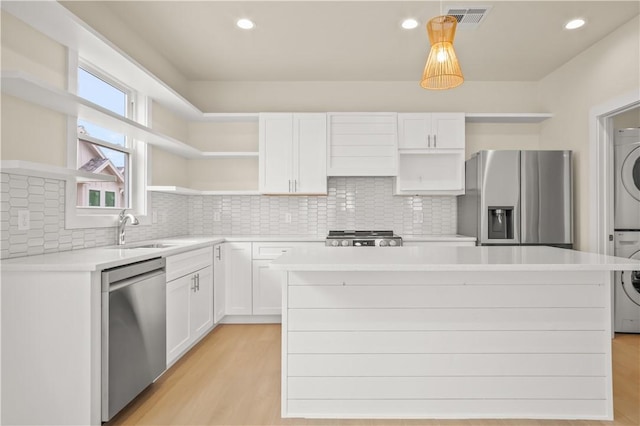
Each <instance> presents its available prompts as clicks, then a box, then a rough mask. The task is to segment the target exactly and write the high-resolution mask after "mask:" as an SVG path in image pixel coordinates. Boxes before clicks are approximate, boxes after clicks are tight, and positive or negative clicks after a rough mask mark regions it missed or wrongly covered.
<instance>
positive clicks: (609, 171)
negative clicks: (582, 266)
mask: <svg viewBox="0 0 640 426" xmlns="http://www.w3.org/2000/svg"><path fill="white" fill-rule="evenodd" d="M634 114H636V116H637V115H640V90H634V91H632V92H630V93H628V94H626V95H623V96H620V97H618V98H615V99H612V100H610V101H608V102H606V103H604V104H601V105H598V106H596V107H594V108H592V109H591V112H590V114H589V126H590V129H589V144H590V173H589V187H590V188H593V189H594V196H593V197H591V199H590V201H589V207H590V208H589V210H590V215H589V231H590V232H589V251H591V252H594V253H599V254H605V255H608V256H613V255H614V241H613V229H614V210H613V206H614V198H613V197H614V184H613V182H614V164H613V140H614V130H615V127H616V125H622V124H625V123H628V120H633V117H634Z"/></svg>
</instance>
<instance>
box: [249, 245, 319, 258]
mask: <svg viewBox="0 0 640 426" xmlns="http://www.w3.org/2000/svg"><path fill="white" fill-rule="evenodd" d="M322 245H324V242H291V241H283V242H269V243H253V255H252V257H253V259H254V260H258V259H266V260H270V259H277V258H278V257H280V255H282V254H283V253H286V252H288V251H289V250H291V249H292V248H294V247H321V246H322Z"/></svg>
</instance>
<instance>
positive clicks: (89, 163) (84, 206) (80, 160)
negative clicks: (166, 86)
mask: <svg viewBox="0 0 640 426" xmlns="http://www.w3.org/2000/svg"><path fill="white" fill-rule="evenodd" d="M68 73H69V75H68V78H69V87H73V88H75V89H76V94H77V95H78V96H79V97H81V98H84V99H86V100H87V101H89V102H91V105H88V108H82V109H81V110H80V111H79V115H78V116H77V117H74V116H69V118H68V121H67V128H68V129H69V133H68V138H67V144H68V145H67V146H68V152H69V155H68V157H67V165H68V167H70V168H75V169H78V170H81V171H82V172H83V173H79V177H78V179H76V180H75V182H74V181H69V184H67V185H66V197H65V200H66V206H65V227H66V228H69V229H78V228H108V227H113V226H114V224H115V223H117V217H118V213H119V211H120V210H121V209H124V208H127V209H130V210H131V211H132V213H134V214H135V215H136V217H137V218H138V219H139V220H140V221H141V222H142V223H145V224H146V223H148V219H147V217H146V211H147V206H148V203H149V195H148V193H147V191H146V183H147V169H148V164H147V144H146V143H145V142H143V141H140V140H136V139H134V138H133V135H132V134H130V133H127V132H128V131H129V130H128V129H130V128H131V126H130V125H129V124H128V123H130V122H131V121H134V122H137V123H140V124H141V125H143V126H146V124H147V119H148V118H149V110H150V106H151V100H150V99H148V98H147V97H146V96H145V95H144V94H143V93H140V92H137V91H135V90H133V89H131V86H128V84H129V83H130V82H129V80H128V76H126V75H124V76H123V75H122V74H121V73H120V74H119V75H120V79H116V78H113V77H111V76H110V75H109V74H108V73H109V69H105V70H102V69H98V68H96V67H94V66H93V65H91V64H89V63H87V62H85V61H82V60H81V59H80V58H79V57H78V55H77V52H73V51H69V55H68ZM123 82H124V83H123ZM104 111H107V113H106V114H105V113H102V112H104ZM91 176H96V177H97V179H96V178H92V177H91ZM98 176H99V178H98Z"/></svg>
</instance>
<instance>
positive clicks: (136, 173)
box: [65, 49, 151, 229]
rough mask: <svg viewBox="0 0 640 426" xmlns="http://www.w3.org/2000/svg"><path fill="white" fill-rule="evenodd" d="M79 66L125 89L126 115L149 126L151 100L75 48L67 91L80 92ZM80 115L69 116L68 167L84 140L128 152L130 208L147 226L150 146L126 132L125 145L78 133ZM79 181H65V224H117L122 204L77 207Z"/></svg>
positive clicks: (69, 226)
mask: <svg viewBox="0 0 640 426" xmlns="http://www.w3.org/2000/svg"><path fill="white" fill-rule="evenodd" d="M78 68H83V69H84V70H85V71H87V72H89V73H90V74H92V75H94V76H95V77H97V78H99V79H101V80H103V81H105V82H106V83H108V84H110V85H112V86H114V87H115V88H116V89H118V90H122V91H123V92H124V93H126V95H127V108H126V109H127V117H123V118H125V119H128V120H132V121H135V122H138V123H140V124H142V125H146V124H147V122H148V121H149V120H150V111H151V109H150V103H151V100H150V99H149V98H147V97H146V96H145V95H144V94H142V93H140V92H138V91H135V90H134V89H133V88H131V87H129V86H127V85H126V84H124V83H123V82H121V81H119V80H117V79H116V78H113V77H112V76H110V75H109V74H108V72H107V70H101V69H99V68H97V67H95V66H93V65H91V64H90V63H89V62H87V61H86V60H82V59H80V58H79V56H78V53H77V52H76V51H72V50H70V49H69V50H68V56H67V71H68V82H67V90H68V91H69V92H71V93H74V94H77V87H78ZM78 118H79V117H78V116H68V118H67V167H68V168H71V169H74V170H77V155H78V140H79V139H84V140H86V141H87V142H90V143H95V144H98V145H101V146H104V147H106V148H110V149H115V150H118V151H122V152H127V154H128V164H127V166H128V167H127V174H128V181H129V182H128V190H127V191H126V192H127V198H128V203H129V207H128V208H127V210H128V211H129V212H131V213H133V214H134V215H135V216H136V217H137V218H138V220H139V221H140V223H141V224H143V225H148V224H150V223H151V221H150V219H149V216H148V214H147V209H148V206H149V196H148V194H147V190H146V185H147V176H148V172H149V171H148V169H149V162H148V159H147V153H148V148H147V144H146V143H145V142H143V141H140V140H136V139H135V138H132V137H131V136H130V135H127V134H126V133H125V145H124V146H122V145H117V144H112V143H110V142H108V141H104V140H101V139H98V138H95V137H92V136H89V135H79V134H78ZM77 196H78V194H77V182H76V180H75V179H74V178H69V179H67V180H66V184H65V227H66V228H67V229H78V228H107V227H113V226H116V225H117V223H118V215H119V213H120V211H121V210H122V209H121V208H119V207H104V206H101V207H89V206H86V207H81V206H77V205H76V204H77Z"/></svg>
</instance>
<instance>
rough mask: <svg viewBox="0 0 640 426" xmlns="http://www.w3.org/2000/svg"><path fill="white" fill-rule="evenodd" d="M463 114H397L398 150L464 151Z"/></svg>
mask: <svg viewBox="0 0 640 426" xmlns="http://www.w3.org/2000/svg"><path fill="white" fill-rule="evenodd" d="M464 120H465V118H464V113H461V112H460V113H457V112H442V113H399V114H398V148H399V149H400V150H402V149H464V144H465V133H464V132H465V127H464Z"/></svg>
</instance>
